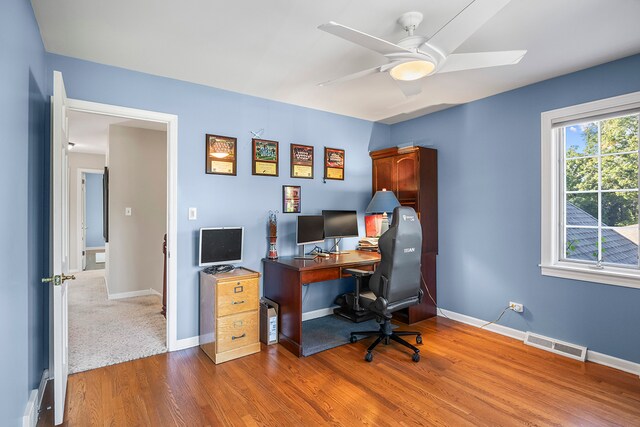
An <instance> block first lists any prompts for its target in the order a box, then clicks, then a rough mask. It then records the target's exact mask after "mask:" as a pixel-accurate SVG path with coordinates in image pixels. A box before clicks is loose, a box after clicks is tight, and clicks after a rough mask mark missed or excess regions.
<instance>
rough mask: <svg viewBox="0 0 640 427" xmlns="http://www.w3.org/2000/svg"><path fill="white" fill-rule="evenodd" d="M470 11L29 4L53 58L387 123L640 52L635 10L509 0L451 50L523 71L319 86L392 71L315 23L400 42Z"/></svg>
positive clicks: (420, 2)
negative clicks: (374, 70)
mask: <svg viewBox="0 0 640 427" xmlns="http://www.w3.org/2000/svg"><path fill="white" fill-rule="evenodd" d="M470 2H471V0H431V1H424V0H394V1H389V0H352V1H344V0H323V1H300V0H270V1H265V0H235V1H210V0H182V1H175V0H109V1H104V0H56V1H51V0H32V4H33V8H34V11H35V14H36V18H37V20H38V24H39V26H40V31H41V33H42V38H43V40H44V44H45V48H46V50H47V51H49V52H53V53H57V54H61V55H66V56H71V57H76V58H81V59H85V60H89V61H94V62H98V63H103V64H108V65H114V66H118V67H122V68H127V69H131V70H137V71H142V72H146V73H150V74H155V75H160V76H166V77H171V78H175V79H179V80H185V81H190V82H194V83H199V84H204V85H208V86H213V87H217V88H222V89H227V90H231V91H234V92H240V93H245V94H249V95H254V96H259V97H263V98H267V99H273V100H278V101H283V102H287V103H291V104H296V105H301V106H305V107H310V108H315V109H319V110H324V111H331V112H335V113H339V114H345V115H348V116H353V117H359V118H363V119H367V120H373V121H383V122H385V123H395V122H400V121H403V120H407V119H409V118H412V117H416V116H418V115H422V114H424V113H425V112H431V111H435V110H437V109H441V108H446V107H447V106H451V105H455V104H461V103H465V102H469V101H473V100H476V99H480V98H484V97H487V96H490V95H493V94H496V93H500V92H504V91H507V90H510V89H514V88H517V87H521V86H525V85H527V84H531V83H534V82H538V81H541V80H545V79H548V78H550V77H554V76H558V75H562V74H566V73H569V72H572V71H576V70H580V69H584V68H587V67H590V66H593V65H597V64H601V63H604V62H608V61H612V60H614V59H618V58H622V57H625V56H629V55H632V54H635V53H639V52H640V25H638V17H639V16H640V1H638V0H606V1H605V0H562V1H558V0H512V1H511V3H509V4H508V5H507V6H506V7H505V8H504V9H502V10H501V11H500V12H499V13H498V14H497V15H496V16H494V17H493V18H492V19H491V20H490V21H488V22H487V23H486V25H484V26H483V27H482V28H480V30H478V31H477V32H476V33H475V34H474V35H473V36H471V38H469V39H468V40H467V41H466V42H464V43H463V44H462V45H461V46H460V47H459V48H458V49H457V50H456V52H457V53H465V52H480V51H494V50H515V49H527V50H528V53H527V55H526V56H525V57H524V59H523V60H522V61H521V62H520V63H519V64H517V65H513V66H505V67H496V68H490V69H480V70H472V71H460V72H455V73H447V74H438V75H434V76H431V77H427V78H425V79H423V80H422V85H423V88H422V89H423V90H422V93H421V94H419V95H417V96H415V97H413V98H410V99H409V100H407V99H405V98H404V96H403V95H402V93H401V92H400V91H399V90H398V89H397V87H396V86H395V83H394V82H393V80H392V79H391V78H390V77H389V76H387V75H384V74H378V75H371V76H368V77H365V78H362V79H359V80H353V81H349V82H345V83H342V84H337V85H334V86H326V87H319V86H317V84H318V83H320V82H324V81H327V80H330V79H333V78H336V77H341V76H342V75H345V74H349V73H352V72H356V71H360V70H362V69H365V68H371V67H374V66H376V65H380V64H383V63H385V62H386V60H385V59H384V58H383V57H382V56H380V55H379V54H377V53H374V52H370V51H367V50H365V49H364V48H361V47H359V46H356V45H354V44H351V43H349V42H347V41H345V40H342V39H339V38H338V37H335V36H332V35H330V34H327V33H324V32H322V31H320V30H318V29H317V28H316V27H317V26H318V25H320V24H323V23H326V22H329V21H336V22H339V23H341V24H344V25H347V26H350V27H353V28H356V29H358V30H360V31H363V32H366V33H370V34H372V35H375V36H377V37H381V38H384V39H386V40H389V41H391V42H394V43H395V42H397V41H398V40H399V39H401V38H402V37H403V35H404V32H403V31H402V29H401V28H400V27H399V26H398V25H397V24H396V19H397V18H398V17H399V16H400V15H401V14H402V13H404V12H407V11H411V10H417V11H420V12H422V13H423V14H424V16H425V19H424V21H423V23H422V24H421V26H420V27H419V28H418V30H417V31H416V33H417V34H421V35H427V36H429V35H432V34H434V33H435V32H436V31H437V30H438V29H439V28H440V27H441V26H443V25H444V24H445V23H446V22H448V21H449V20H450V19H451V18H452V17H453V16H455V15H456V13H458V12H459V11H460V10H462V9H463V8H464V7H465V6H466V5H467V4H469V3H470ZM407 113H408V114H407Z"/></svg>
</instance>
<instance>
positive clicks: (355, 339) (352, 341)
mask: <svg viewBox="0 0 640 427" xmlns="http://www.w3.org/2000/svg"><path fill="white" fill-rule="evenodd" d="M349 341H350V342H351V343H352V344H353V343H354V342H356V341H358V338H356V336H355V335H351V338H349Z"/></svg>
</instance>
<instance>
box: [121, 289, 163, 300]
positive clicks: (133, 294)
mask: <svg viewBox="0 0 640 427" xmlns="http://www.w3.org/2000/svg"><path fill="white" fill-rule="evenodd" d="M147 295H160V296H162V294H160V293H159V292H158V291H156V290H154V289H142V290H140V291H131V292H119V293H117V294H109V299H123V298H133V297H144V296H147Z"/></svg>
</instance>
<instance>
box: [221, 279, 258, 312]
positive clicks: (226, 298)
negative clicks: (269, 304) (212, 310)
mask: <svg viewBox="0 0 640 427" xmlns="http://www.w3.org/2000/svg"><path fill="white" fill-rule="evenodd" d="M217 294H218V295H217V307H216V313H217V316H218V317H221V316H227V315H229V314H234V313H242V312H244V311H249V310H257V309H258V279H246V280H234V281H230V282H223V283H218V287H217Z"/></svg>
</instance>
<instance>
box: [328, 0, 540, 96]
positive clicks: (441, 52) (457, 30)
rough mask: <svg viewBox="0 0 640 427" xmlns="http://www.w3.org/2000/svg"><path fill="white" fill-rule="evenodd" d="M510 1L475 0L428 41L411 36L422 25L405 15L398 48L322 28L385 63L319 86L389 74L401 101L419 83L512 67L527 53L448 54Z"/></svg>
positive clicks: (333, 26)
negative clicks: (451, 74)
mask: <svg viewBox="0 0 640 427" xmlns="http://www.w3.org/2000/svg"><path fill="white" fill-rule="evenodd" d="M509 1H510V0H474V1H472V2H471V3H470V4H469V5H467V6H466V7H465V8H464V9H463V10H462V11H460V12H459V13H458V14H457V15H456V16H454V17H453V18H452V19H451V20H450V21H449V22H448V23H447V24H446V25H445V26H444V27H442V28H440V29H439V30H438V31H437V32H436V33H435V34H434V35H433V36H431V37H430V38H428V37H425V36H420V35H415V34H414V33H415V30H416V29H417V28H418V25H420V23H421V22H422V18H423V16H422V13H420V12H407V13H405V14H403V15H402V16H401V17H400V18H399V19H398V24H399V25H400V26H402V28H404V30H405V31H406V32H407V37H405V38H403V39H402V40H400V41H399V42H398V43H397V44H394V43H391V42H388V41H386V40H383V39H380V38H378V37H375V36H372V35H369V34H366V33H363V32H361V31H358V30H355V29H353V28H349V27H347V26H344V25H341V24H338V23H336V22H333V21H332V22H329V23H327V24H322V25H320V26H319V27H318V29H320V30H322V31H325V32H327V33H330V34H333V35H334V36H338V37H340V38H343V39H345V40H347V41H350V42H352V43H355V44H357V45H359V46H362V47H364V48H367V49H370V50H373V51H374V52H377V53H379V54H381V55H383V56H384V57H386V58H387V61H388V62H387V63H386V64H383V65H379V66H376V67H374V68H369V69H367V70H363V71H359V72H357V73H353V74H349V75H347V76H344V77H340V78H337V79H334V80H329V81H327V82H324V83H320V86H327V85H331V84H336V83H342V82H345V81H348V80H353V79H357V78H360V77H364V76H367V75H370V74H375V73H387V72H388V73H389V75H390V76H391V77H392V78H393V79H394V80H395V81H397V82H399V86H400V90H402V92H403V93H404V95H405V96H406V97H409V96H412V95H417V94H418V93H420V92H421V90H422V89H421V84H420V82H419V80H420V79H421V78H423V77H426V76H430V75H433V74H436V73H449V72H452V71H462V70H471V69H474V68H486V67H496V66H500V65H511V64H517V63H518V62H520V60H521V59H522V57H523V56H524V55H525V53H527V51H526V50H506V51H499V52H476V53H453V51H455V49H456V48H457V47H458V46H460V45H461V44H462V43H463V42H464V41H465V40H466V39H468V38H469V37H470V36H471V35H472V34H473V33H475V32H476V31H477V30H478V29H479V28H480V27H481V26H482V25H484V24H485V23H486V22H487V21H488V20H489V19H491V17H493V16H494V15H495V14H496V13H498V12H499V11H500V10H501V9H502V8H503V7H504V6H505V5H506V4H507V3H509Z"/></svg>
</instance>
